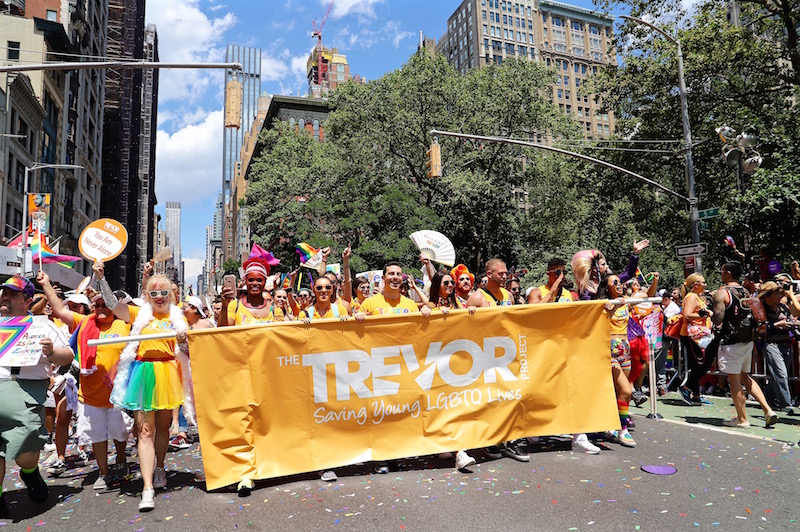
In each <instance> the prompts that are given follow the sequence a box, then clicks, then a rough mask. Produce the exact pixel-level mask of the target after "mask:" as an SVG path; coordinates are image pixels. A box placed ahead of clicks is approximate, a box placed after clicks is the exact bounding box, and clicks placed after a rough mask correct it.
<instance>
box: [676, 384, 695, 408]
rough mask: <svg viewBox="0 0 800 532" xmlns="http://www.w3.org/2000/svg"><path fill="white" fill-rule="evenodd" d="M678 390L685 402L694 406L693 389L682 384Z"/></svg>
mask: <svg viewBox="0 0 800 532" xmlns="http://www.w3.org/2000/svg"><path fill="white" fill-rule="evenodd" d="M678 391H679V392H680V393H681V399H683V402H684V403H686V404H687V405H689V406H694V402H692V391H691V390H690V389H689V388H687V387H686V386H681V387H680V388H678Z"/></svg>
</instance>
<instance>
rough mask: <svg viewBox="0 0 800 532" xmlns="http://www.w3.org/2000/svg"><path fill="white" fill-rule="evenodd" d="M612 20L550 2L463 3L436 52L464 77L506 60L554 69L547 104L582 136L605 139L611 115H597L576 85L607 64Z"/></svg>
mask: <svg viewBox="0 0 800 532" xmlns="http://www.w3.org/2000/svg"><path fill="white" fill-rule="evenodd" d="M613 21H614V18H613V17H611V16H609V15H605V14H603V13H601V12H598V11H593V10H589V9H584V8H581V7H576V6H572V5H569V4H565V3H561V2H556V1H553V0H518V1H516V2H511V1H500V0H464V1H462V2H461V4H460V5H459V6H458V8H457V9H456V10H455V11H454V12H453V14H452V15H450V17H449V18H448V20H447V30H446V31H445V33H444V34H443V35H442V37H441V38H440V39H439V42H438V43H437V45H436V51H437V52H438V53H440V54H442V55H443V56H444V57H445V58H447V61H448V62H449V63H450V64H451V65H453V67H454V68H455V69H456V70H458V71H460V72H462V73H464V72H466V71H467V70H469V69H471V68H477V67H481V66H484V65H488V64H498V65H500V64H502V62H503V60H504V59H507V58H509V57H525V58H528V59H530V60H532V61H540V62H543V63H545V64H546V65H548V66H552V67H554V68H555V69H556V70H557V71H558V81H557V83H556V85H555V86H554V87H553V101H554V102H555V103H556V104H558V106H559V108H560V109H561V110H562V111H563V112H564V113H566V114H568V115H570V116H572V117H573V118H574V119H575V120H576V121H578V122H579V123H580V124H581V129H582V131H583V134H584V137H587V138H596V137H601V138H602V137H608V136H610V135H611V134H612V133H613V132H614V116H613V114H604V113H600V105H599V104H598V103H597V102H595V100H594V98H593V96H591V95H589V94H585V93H583V92H582V90H581V84H582V83H583V82H584V81H585V80H586V79H587V78H588V77H589V76H591V75H592V74H593V73H595V72H597V70H598V68H600V67H602V66H604V65H607V64H613V63H615V62H616V57H615V54H614V50H613V47H612V41H613Z"/></svg>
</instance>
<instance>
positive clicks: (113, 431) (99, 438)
mask: <svg viewBox="0 0 800 532" xmlns="http://www.w3.org/2000/svg"><path fill="white" fill-rule="evenodd" d="M132 428H133V419H131V418H130V417H129V416H127V415H125V414H123V413H122V412H120V411H119V410H117V409H116V408H110V407H109V408H101V407H99V406H92V405H87V404H84V403H79V404H78V425H77V430H76V433H77V436H78V440H79V441H81V442H86V443H101V442H104V441H108V440H114V441H128V434H130V431H131V429H132Z"/></svg>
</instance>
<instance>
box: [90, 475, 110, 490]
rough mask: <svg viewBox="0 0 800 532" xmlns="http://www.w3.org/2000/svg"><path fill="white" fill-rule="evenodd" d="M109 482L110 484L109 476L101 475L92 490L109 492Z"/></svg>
mask: <svg viewBox="0 0 800 532" xmlns="http://www.w3.org/2000/svg"><path fill="white" fill-rule="evenodd" d="M109 482H110V480H109V478H108V477H107V476H105V475H100V476H99V477H97V480H95V481H94V485H93V486H92V489H94V490H107V489H108V484H109Z"/></svg>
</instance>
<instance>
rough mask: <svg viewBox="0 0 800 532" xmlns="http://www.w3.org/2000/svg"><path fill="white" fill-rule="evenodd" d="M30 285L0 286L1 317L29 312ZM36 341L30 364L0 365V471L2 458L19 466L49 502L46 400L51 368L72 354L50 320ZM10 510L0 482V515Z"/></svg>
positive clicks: (31, 493)
mask: <svg viewBox="0 0 800 532" xmlns="http://www.w3.org/2000/svg"><path fill="white" fill-rule="evenodd" d="M33 293H34V288H33V283H31V282H30V281H29V280H28V279H25V278H24V277H20V276H17V275H15V276H13V277H11V278H9V279H8V280H7V281H6V282H4V283H3V284H2V285H0V316H2V317H3V318H9V317H13V316H27V315H28V309H29V308H30V305H31V302H32V300H33ZM43 332H44V337H43V338H42V339H41V340H40V341H39V344H41V346H42V351H41V355H39V358H38V360H37V362H36V364H35V365H32V366H21V367H20V366H4V365H0V470H2V472H3V477H2V478H3V479H5V475H6V459H13V460H14V461H16V462H17V465H19V467H20V472H19V477H20V480H22V482H24V483H25V486H26V487H27V489H28V497H29V498H30V500H31V501H33V502H35V503H42V502H44V501H46V500H47V496H48V489H47V484H45V482H44V479H43V478H42V474H41V473H40V472H39V451H41V449H42V447H43V446H44V443H45V442H46V441H47V431H46V430H45V429H44V401H45V398H46V397H47V386H48V384H49V383H50V368H51V367H52V366H53V365H55V366H64V365H69V364H70V363H71V362H72V359H73V358H74V356H75V355H74V353H73V351H72V349H70V347H69V345H68V344H67V341H66V339H65V338H64V336H63V335H62V334H61V333H60V332H59V331H58V329H57V328H56V327H55V326H54V325H53V324H52V322H50V321H48V322H47V325H46V326H45V328H44V331H43ZM8 514H9V510H8V506H7V505H6V502H5V498H4V496H3V485H2V481H0V517H2V518H5V517H7V516H8Z"/></svg>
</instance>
